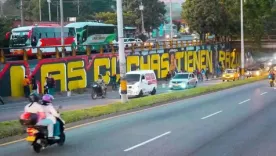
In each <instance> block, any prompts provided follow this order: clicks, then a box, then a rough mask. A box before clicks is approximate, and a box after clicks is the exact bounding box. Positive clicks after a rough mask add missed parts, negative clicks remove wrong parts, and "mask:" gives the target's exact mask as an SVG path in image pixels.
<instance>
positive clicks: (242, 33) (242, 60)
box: [241, 0, 244, 78]
mask: <svg viewBox="0 0 276 156" xmlns="http://www.w3.org/2000/svg"><path fill="white" fill-rule="evenodd" d="M241 75H242V78H243V76H244V32H243V0H241Z"/></svg>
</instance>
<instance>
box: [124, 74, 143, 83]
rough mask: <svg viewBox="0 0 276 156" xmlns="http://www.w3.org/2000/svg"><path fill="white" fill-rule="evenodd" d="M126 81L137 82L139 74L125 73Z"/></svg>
mask: <svg viewBox="0 0 276 156" xmlns="http://www.w3.org/2000/svg"><path fill="white" fill-rule="evenodd" d="M126 80H127V82H138V81H140V74H126Z"/></svg>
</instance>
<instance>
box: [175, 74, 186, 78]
mask: <svg viewBox="0 0 276 156" xmlns="http://www.w3.org/2000/svg"><path fill="white" fill-rule="evenodd" d="M188 77H189V74H176V75H175V77H173V79H188Z"/></svg>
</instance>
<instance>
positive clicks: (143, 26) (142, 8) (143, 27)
mask: <svg viewBox="0 0 276 156" xmlns="http://www.w3.org/2000/svg"><path fill="white" fill-rule="evenodd" d="M139 9H140V10H141V19H142V34H144V33H145V23H144V12H143V11H144V5H143V3H142V1H141V4H140V6H139Z"/></svg>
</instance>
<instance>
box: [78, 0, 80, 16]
mask: <svg viewBox="0 0 276 156" xmlns="http://www.w3.org/2000/svg"><path fill="white" fill-rule="evenodd" d="M79 15H80V0H78V16H79Z"/></svg>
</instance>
